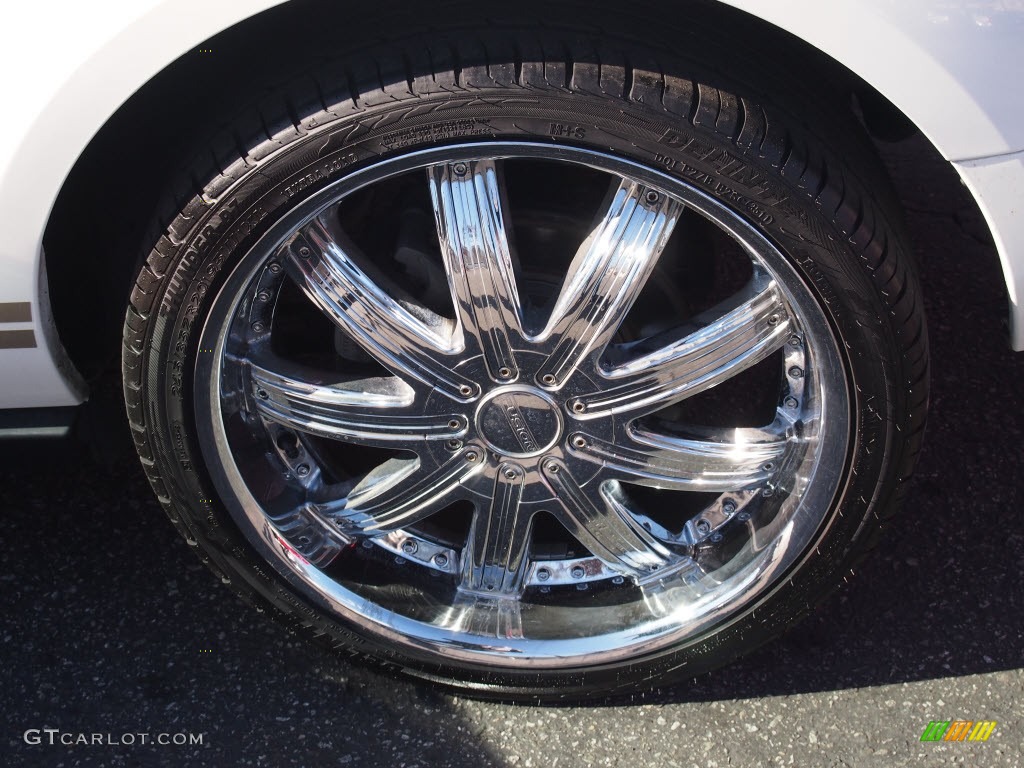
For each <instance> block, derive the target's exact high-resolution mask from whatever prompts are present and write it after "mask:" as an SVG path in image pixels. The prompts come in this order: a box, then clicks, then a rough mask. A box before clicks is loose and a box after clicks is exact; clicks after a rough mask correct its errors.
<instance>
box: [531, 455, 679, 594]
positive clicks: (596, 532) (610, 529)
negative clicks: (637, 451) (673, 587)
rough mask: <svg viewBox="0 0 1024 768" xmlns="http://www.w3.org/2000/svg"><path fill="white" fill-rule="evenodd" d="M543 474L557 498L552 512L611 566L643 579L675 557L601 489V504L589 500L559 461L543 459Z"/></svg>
mask: <svg viewBox="0 0 1024 768" xmlns="http://www.w3.org/2000/svg"><path fill="white" fill-rule="evenodd" d="M543 476H544V480H545V482H546V483H547V484H548V486H549V487H550V488H551V490H552V492H553V493H554V494H555V496H556V497H557V498H558V500H559V502H560V508H556V509H553V510H552V513H553V514H554V515H555V516H556V517H557V518H558V519H559V521H560V522H561V523H562V525H564V526H565V527H566V528H568V529H569V532H570V533H572V534H573V536H575V537H576V538H577V539H579V541H580V543H581V544H583V546H585V547H586V548H587V549H589V550H590V552H591V554H593V555H594V557H597V558H599V559H601V560H603V561H604V562H605V563H606V564H607V565H608V566H609V567H610V568H612V569H614V570H616V571H618V572H619V573H622V574H625V575H627V576H630V577H632V578H634V579H642V578H644V577H646V576H648V575H650V574H651V573H652V572H655V571H661V570H662V569H664V568H665V567H666V566H669V565H670V564H672V563H674V562H675V561H676V560H677V559H678V558H677V557H676V556H675V555H673V554H672V553H671V552H670V551H669V550H668V549H666V548H665V547H664V546H663V545H662V544H661V543H660V542H658V540H657V539H655V538H654V537H653V536H651V534H650V533H648V532H647V531H646V530H644V528H643V526H641V525H640V524H639V523H638V522H637V521H636V520H635V519H634V518H633V517H632V515H630V514H629V513H628V512H627V511H625V508H624V507H622V506H621V505H619V504H616V503H613V502H612V501H611V500H610V499H609V498H607V496H606V494H605V493H604V492H603V491H602V493H601V499H602V504H601V506H600V507H599V506H597V505H596V504H595V503H594V502H593V501H591V499H590V497H589V495H588V494H586V493H585V492H584V491H583V490H582V489H581V488H580V487H579V484H578V483H577V482H576V480H575V479H574V478H573V477H572V476H571V475H570V474H569V470H568V469H567V468H566V467H565V465H564V464H563V463H562V462H559V461H556V460H549V461H547V462H545V463H544V465H543Z"/></svg>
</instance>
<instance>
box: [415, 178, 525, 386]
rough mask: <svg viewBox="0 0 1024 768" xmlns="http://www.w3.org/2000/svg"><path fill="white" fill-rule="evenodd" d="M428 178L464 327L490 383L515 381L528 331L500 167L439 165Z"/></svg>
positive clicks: (440, 237)
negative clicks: (518, 352)
mask: <svg viewBox="0 0 1024 768" xmlns="http://www.w3.org/2000/svg"><path fill="white" fill-rule="evenodd" d="M428 176H429V182H430V197H431V200H432V202H433V206H434V217H435V219H436V222H437V232H438V238H439V240H440V243H441V254H442V256H443V257H444V263H445V267H446V269H447V272H448V281H449V285H450V288H451V293H452V302H453V303H454V305H455V312H456V315H457V316H458V319H459V324H460V326H461V327H462V330H463V333H464V334H465V335H468V336H469V337H470V338H471V339H472V345H473V346H475V348H476V349H479V350H480V352H482V353H483V356H484V360H485V362H486V365H487V371H488V373H489V374H490V377H491V378H492V379H493V380H495V381H511V380H513V379H515V378H516V377H517V376H518V374H519V369H518V366H517V365H516V360H515V355H514V354H513V348H514V346H515V344H516V341H517V340H518V341H519V342H520V344H521V340H522V335H523V331H522V324H521V319H520V307H519V294H518V292H517V290H516V285H515V277H514V275H513V268H512V255H511V252H510V251H509V244H508V238H507V234H506V226H507V225H506V222H505V214H504V210H503V209H504V205H503V201H502V189H501V186H500V177H499V175H498V169H497V167H496V164H495V162H494V161H493V160H474V161H469V162H465V163H448V164H445V165H435V166H431V167H430V168H429V169H428ZM467 341H468V339H467ZM469 346H470V345H469V344H467V347H469Z"/></svg>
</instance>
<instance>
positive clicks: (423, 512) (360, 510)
mask: <svg viewBox="0 0 1024 768" xmlns="http://www.w3.org/2000/svg"><path fill="white" fill-rule="evenodd" d="M482 456H483V452H482V450H481V449H480V448H476V447H472V446H471V447H468V448H465V449H463V450H462V451H461V452H459V453H456V454H453V455H452V457H451V458H450V459H449V460H448V461H447V462H445V463H443V464H441V465H440V466H438V467H436V468H435V469H434V470H432V471H428V470H425V469H423V468H422V465H421V464H420V462H419V461H418V460H416V461H413V460H409V461H403V460H391V461H389V462H385V463H384V464H382V465H381V466H380V467H378V468H377V469H376V470H374V471H373V472H371V473H370V474H369V475H367V476H366V477H365V478H364V479H363V480H362V481H361V482H360V483H359V484H358V485H357V486H356V487H355V488H353V489H352V491H351V492H350V493H349V494H348V497H347V498H346V499H344V500H343V501H340V502H335V503H334V504H333V505H331V506H332V509H330V510H325V514H329V515H330V516H332V517H333V518H334V519H336V520H337V522H338V524H339V525H340V527H341V528H342V529H343V530H346V531H350V532H352V533H353V534H363V535H373V534H374V533H379V532H383V531H390V530H394V529H395V528H401V527H403V526H407V525H412V524H413V523H416V522H418V521H420V520H423V519H424V518H427V517H430V515H433V514H435V513H436V512H439V511H440V510H441V509H443V508H444V507H446V506H448V505H449V504H451V503H452V502H453V501H455V500H456V499H457V498H460V494H459V491H460V489H461V487H462V484H463V483H464V482H466V481H467V480H469V479H470V478H471V477H472V476H473V475H475V474H476V473H477V472H479V471H480V470H481V469H482V468H483V461H482Z"/></svg>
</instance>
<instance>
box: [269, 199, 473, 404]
mask: <svg viewBox="0 0 1024 768" xmlns="http://www.w3.org/2000/svg"><path fill="white" fill-rule="evenodd" d="M280 253H281V255H282V257H283V258H284V259H285V260H286V261H287V264H288V271H289V274H291V275H292V277H293V278H295V280H296V281H297V282H298V284H299V286H300V287H301V288H302V290H303V292H304V293H305V294H306V296H307V297H309V299H310V300H311V301H312V302H313V303H314V304H316V305H317V306H318V307H319V308H320V309H321V310H322V311H323V312H325V313H326V314H327V315H328V316H329V317H330V318H331V320H333V321H334V323H335V324H336V325H337V326H338V327H339V328H341V329H342V331H344V332H345V333H346V334H348V336H350V337H351V338H352V339H353V340H354V341H355V342H356V343H357V344H359V345H360V346H361V347H362V348H363V349H364V350H366V351H367V352H368V353H369V354H370V355H372V356H373V357H374V358H376V359H377V360H378V361H379V362H380V363H381V364H382V365H383V366H384V367H386V368H387V369H389V370H391V371H393V372H394V373H396V374H399V375H402V374H404V375H405V376H408V377H410V378H412V379H414V380H416V381H419V382H422V383H423V384H425V385H427V386H428V387H432V388H436V389H437V390H439V391H441V392H443V393H444V394H446V395H448V396H449V397H450V398H452V399H454V400H466V399H468V398H470V397H472V396H474V395H475V394H477V393H478V392H479V390H480V388H479V385H477V384H476V383H475V382H473V381H471V380H470V379H468V378H466V377H465V376H462V375H461V374H459V373H457V372H455V371H454V370H452V369H451V368H450V367H449V366H448V365H447V361H446V359H445V358H449V357H450V358H451V359H452V361H453V362H454V360H455V358H454V357H451V356H452V355H454V354H455V353H457V352H458V351H459V350H458V349H456V348H455V347H454V346H453V343H452V340H451V339H452V328H451V327H450V326H451V323H450V321H447V320H445V319H444V318H441V317H439V316H438V315H435V314H433V313H432V312H430V311H429V310H427V309H425V308H424V307H419V306H416V305H414V304H413V303H412V302H399V301H398V300H397V299H396V298H395V297H394V296H393V295H391V293H389V292H388V291H386V290H384V288H382V287H381V285H382V284H383V283H386V281H385V280H384V279H383V278H382V277H380V276H376V279H375V278H374V277H371V275H370V274H369V273H368V271H367V270H369V269H370V267H368V266H367V265H366V264H365V259H363V258H361V256H360V254H359V251H358V249H357V248H356V246H355V245H354V244H353V243H352V242H351V241H350V240H349V239H348V238H347V237H346V236H345V234H344V232H342V231H341V229H340V227H339V226H338V225H337V224H336V223H335V222H334V221H333V220H332V219H331V218H330V216H329V213H325V214H323V215H321V216H319V217H318V218H316V219H313V221H311V222H309V223H308V224H307V225H306V226H304V227H302V228H301V229H300V230H299V231H298V232H297V233H296V234H295V235H294V236H293V237H291V238H290V239H289V240H288V241H287V242H286V243H285V245H284V246H282V248H281V250H280Z"/></svg>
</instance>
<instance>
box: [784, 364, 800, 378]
mask: <svg viewBox="0 0 1024 768" xmlns="http://www.w3.org/2000/svg"><path fill="white" fill-rule="evenodd" d="M788 373H789V375H790V376H792V377H793V378H794V379H799V378H802V377H803V375H804V369H803V368H801V367H800V366H799V365H794V366H793V367H792V368H790V369H789V371H788Z"/></svg>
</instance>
